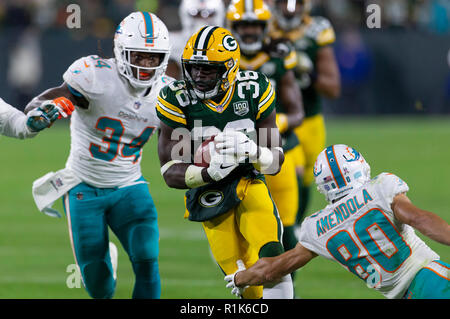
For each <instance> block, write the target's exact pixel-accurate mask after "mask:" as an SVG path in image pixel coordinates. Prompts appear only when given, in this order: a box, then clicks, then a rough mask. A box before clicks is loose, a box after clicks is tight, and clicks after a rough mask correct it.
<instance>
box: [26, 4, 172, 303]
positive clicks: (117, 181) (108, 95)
mask: <svg viewBox="0 0 450 319" xmlns="http://www.w3.org/2000/svg"><path fill="white" fill-rule="evenodd" d="M169 54H170V43H169V33H168V30H167V28H166V26H165V25H164V23H163V22H162V21H161V20H160V19H159V18H158V17H157V16H156V15H154V14H152V13H149V12H133V13H131V14H130V15H128V16H127V17H126V18H125V19H124V20H123V21H122V22H121V23H120V25H119V26H118V28H117V30H116V33H115V37H114V58H112V59H103V58H100V57H98V56H94V55H91V56H87V57H84V58H81V59H79V60H77V61H75V62H74V63H73V64H72V65H71V66H70V67H69V69H68V70H67V71H66V72H65V73H64V75H63V78H64V83H63V84H62V85H61V86H60V87H57V88H52V89H49V90H47V91H45V92H44V93H42V94H41V95H40V96H38V97H37V98H35V99H34V100H33V101H32V102H31V103H30V105H29V106H28V107H29V108H30V109H32V108H36V107H38V106H40V105H41V103H42V101H44V100H48V99H49V98H53V97H55V96H65V97H66V98H68V99H69V100H71V101H72V102H73V103H74V104H75V105H76V109H75V112H74V113H73V115H72V118H71V149H70V155H69V158H68V160H67V163H66V168H65V169H64V170H63V172H60V173H59V174H56V175H50V177H49V178H47V179H50V181H51V179H52V178H54V176H57V177H58V178H59V182H58V180H56V179H55V182H54V183H52V185H56V186H54V187H58V186H60V187H61V189H64V193H65V194H64V209H65V212H66V215H67V220H68V224H69V233H70V236H71V243H72V249H73V252H74V256H75V260H76V262H77V265H78V266H79V268H80V270H81V275H82V279H83V282H84V285H85V287H86V290H87V291H88V293H89V295H90V296H91V297H93V298H111V297H112V296H113V294H114V290H115V272H114V271H115V269H113V267H112V263H111V260H110V250H109V248H108V241H109V240H108V226H109V227H110V228H111V230H112V231H113V232H114V233H115V234H116V236H117V237H118V239H119V240H120V242H121V244H122V246H123V247H124V249H125V251H126V252H127V253H128V255H129V257H130V260H131V263H132V266H133V270H134V273H135V276H136V282H135V285H134V290H133V298H160V293H161V284H160V276H159V269H158V254H159V247H158V240H159V233H158V225H157V213H156V209H155V205H154V203H153V200H152V197H151V195H150V193H149V189H148V186H147V182H146V180H145V179H144V178H143V177H142V173H141V168H140V162H141V158H142V148H143V146H144V144H145V143H146V142H147V141H148V140H149V138H150V137H151V136H152V134H153V133H154V132H155V131H156V130H157V129H158V128H159V119H158V118H157V116H156V112H155V103H156V98H157V95H158V93H159V90H160V89H161V88H162V87H163V86H165V85H166V84H168V83H169V82H170V78H168V77H166V76H165V75H164V72H165V69H166V67H167V61H168V58H169ZM52 176H53V177H52ZM41 182H42V181H41ZM67 183H71V184H73V185H71V184H69V185H70V187H69V188H70V189H69V190H68V191H67V192H66V189H67V188H68V187H67ZM42 185H44V186H45V185H46V181H45V178H44V181H43V182H42ZM43 191H45V189H44V188H42V189H41V190H38V191H37V192H36V193H37V194H42V192H43ZM44 193H45V192H44ZM44 195H47V193H45V194H44ZM61 195H62V194H61ZM48 196H52V195H51V192H50V191H49V192H48ZM41 197H42V196H41ZM43 197H44V199H45V196H43ZM51 200H54V198H51ZM36 203H38V202H37V201H36ZM112 254H114V252H112ZM114 255H115V254H114ZM113 264H114V261H113Z"/></svg>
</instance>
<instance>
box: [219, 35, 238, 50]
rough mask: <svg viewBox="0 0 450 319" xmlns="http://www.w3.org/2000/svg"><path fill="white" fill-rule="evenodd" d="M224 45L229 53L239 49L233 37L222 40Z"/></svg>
mask: <svg viewBox="0 0 450 319" xmlns="http://www.w3.org/2000/svg"><path fill="white" fill-rule="evenodd" d="M222 44H223V47H224V48H225V49H227V50H228V51H234V50H236V49H237V47H238V44H237V41H236V40H235V39H234V38H233V37H232V36H231V35H227V36H225V37H224V38H223V40H222Z"/></svg>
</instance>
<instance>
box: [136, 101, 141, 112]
mask: <svg viewBox="0 0 450 319" xmlns="http://www.w3.org/2000/svg"><path fill="white" fill-rule="evenodd" d="M141 105H142V103H141V102H139V101H136V102H134V109H136V110H139V108H140V107H141Z"/></svg>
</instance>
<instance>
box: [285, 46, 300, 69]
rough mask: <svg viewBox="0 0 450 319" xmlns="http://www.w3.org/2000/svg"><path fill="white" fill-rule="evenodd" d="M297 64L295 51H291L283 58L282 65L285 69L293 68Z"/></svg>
mask: <svg viewBox="0 0 450 319" xmlns="http://www.w3.org/2000/svg"><path fill="white" fill-rule="evenodd" d="M296 65H297V53H296V52H295V51H291V53H289V55H288V56H287V57H285V58H284V67H285V68H286V69H287V70H290V69H293V68H294V67H295V66H296Z"/></svg>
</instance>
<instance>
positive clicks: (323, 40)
mask: <svg viewBox="0 0 450 319" xmlns="http://www.w3.org/2000/svg"><path fill="white" fill-rule="evenodd" d="M314 25H315V28H314V32H315V35H314V38H315V39H316V43H317V45H318V46H319V47H323V46H326V45H330V44H333V43H334V42H335V41H336V33H335V32H334V29H333V26H332V25H331V22H330V21H329V20H328V19H326V18H324V17H315V18H314Z"/></svg>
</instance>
